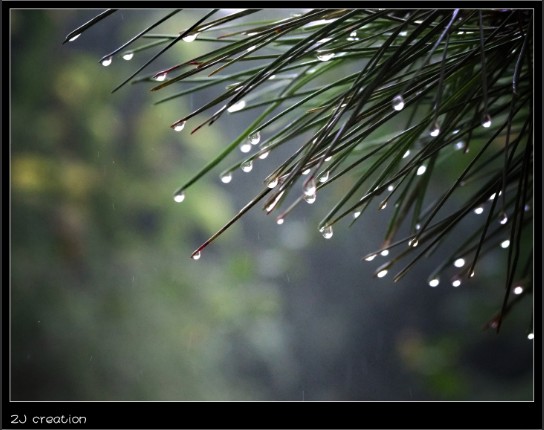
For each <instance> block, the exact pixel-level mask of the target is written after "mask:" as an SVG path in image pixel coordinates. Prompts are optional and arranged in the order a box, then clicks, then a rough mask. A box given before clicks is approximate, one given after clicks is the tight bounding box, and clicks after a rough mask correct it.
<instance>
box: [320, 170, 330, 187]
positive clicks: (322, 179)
mask: <svg viewBox="0 0 544 430" xmlns="http://www.w3.org/2000/svg"><path fill="white" fill-rule="evenodd" d="M328 180H329V171H328V170H327V171H325V172H323V173H322V174H321V175H320V176H319V182H321V183H322V184H323V183H325V182H327V181H328Z"/></svg>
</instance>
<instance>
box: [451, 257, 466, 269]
mask: <svg viewBox="0 0 544 430" xmlns="http://www.w3.org/2000/svg"><path fill="white" fill-rule="evenodd" d="M453 265H454V266H455V267H463V266H464V265H465V259H464V258H458V259H457V260H455V261H454V262H453Z"/></svg>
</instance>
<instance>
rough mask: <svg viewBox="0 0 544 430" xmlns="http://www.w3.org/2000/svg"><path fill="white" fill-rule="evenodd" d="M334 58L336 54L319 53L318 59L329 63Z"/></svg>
mask: <svg viewBox="0 0 544 430" xmlns="http://www.w3.org/2000/svg"><path fill="white" fill-rule="evenodd" d="M333 57H334V52H330V51H328V52H326V51H325V52H324V51H317V59H318V60H319V61H329V60H330V59H331V58H333Z"/></svg>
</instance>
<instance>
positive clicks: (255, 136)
mask: <svg viewBox="0 0 544 430" xmlns="http://www.w3.org/2000/svg"><path fill="white" fill-rule="evenodd" d="M247 139H248V140H249V143H251V144H252V145H257V143H259V142H260V140H261V133H259V132H258V131H256V132H255V133H252V134H250V135H249V136H248V138H247Z"/></svg>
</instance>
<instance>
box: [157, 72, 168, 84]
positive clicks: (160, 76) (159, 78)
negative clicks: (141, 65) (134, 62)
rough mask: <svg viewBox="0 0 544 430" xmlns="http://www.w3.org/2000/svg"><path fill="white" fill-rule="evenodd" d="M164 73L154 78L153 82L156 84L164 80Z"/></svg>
mask: <svg viewBox="0 0 544 430" xmlns="http://www.w3.org/2000/svg"><path fill="white" fill-rule="evenodd" d="M166 75H167V74H166V73H161V74H160V75H157V76H155V80H156V81H158V82H162V81H164V80H166Z"/></svg>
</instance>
